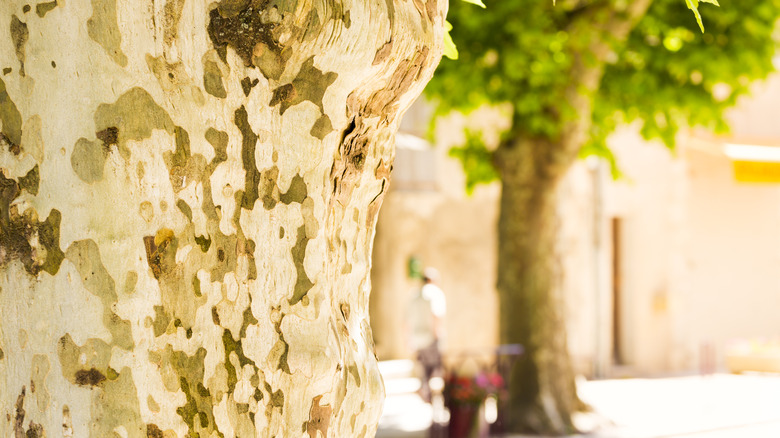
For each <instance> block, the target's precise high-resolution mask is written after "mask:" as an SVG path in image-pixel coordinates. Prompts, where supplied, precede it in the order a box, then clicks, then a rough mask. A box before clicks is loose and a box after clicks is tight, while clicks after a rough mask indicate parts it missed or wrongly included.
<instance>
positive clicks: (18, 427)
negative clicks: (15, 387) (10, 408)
mask: <svg viewBox="0 0 780 438" xmlns="http://www.w3.org/2000/svg"><path fill="white" fill-rule="evenodd" d="M26 393H27V388H25V387H24V386H22V392H21V393H19V397H17V398H16V405H15V406H14V407H15V408H16V412H15V414H14V435H15V436H16V437H24V435H25V433H24V416H25V414H26V412H25V411H24V396H25V394H26Z"/></svg>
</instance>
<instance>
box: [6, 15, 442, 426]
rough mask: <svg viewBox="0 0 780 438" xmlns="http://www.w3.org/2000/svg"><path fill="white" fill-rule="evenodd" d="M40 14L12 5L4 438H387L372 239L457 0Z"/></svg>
mask: <svg viewBox="0 0 780 438" xmlns="http://www.w3.org/2000/svg"><path fill="white" fill-rule="evenodd" d="M31 9H32V8H31V7H30V6H29V5H27V3H26V2H23V1H21V0H6V1H3V2H0V29H6V30H5V31H4V32H0V63H2V65H0V68H2V72H3V73H2V75H1V76H0V415H1V417H0V435H1V436H17V437H19V436H26V437H30V436H38V437H39V436H74V437H98V438H104V437H112V436H124V437H131V438H132V437H155V438H156V437H166V438H168V437H185V436H188V437H195V436H200V437H205V436H208V437H220V436H224V437H242V438H243V437H252V436H263V437H266V436H267V437H271V436H301V437H311V438H314V437H317V436H328V437H345V436H370V435H373V433H374V431H375V429H376V422H377V420H378V417H379V414H380V412H381V405H382V399H383V393H384V389H383V384H382V381H381V377H380V376H379V373H378V370H377V367H376V359H375V356H374V354H373V346H372V341H371V329H370V326H369V322H368V293H369V290H370V282H369V275H368V273H369V268H370V254H371V243H372V239H373V234H374V224H375V219H376V215H377V212H378V208H379V206H380V204H381V200H382V195H383V194H384V191H385V188H386V185H387V180H388V178H389V170H390V168H391V163H392V159H393V154H394V151H393V135H394V133H395V131H396V129H397V127H398V124H399V122H400V117H401V115H402V113H403V112H404V111H405V110H406V108H408V106H409V105H410V104H411V102H412V101H413V100H414V99H415V98H416V97H417V95H418V94H419V93H420V92H421V90H422V87H423V86H424V84H425V83H426V82H427V81H428V79H429V78H430V76H431V75H432V73H433V69H434V68H435V66H436V64H437V63H438V60H439V57H440V55H441V47H440V45H441V41H442V30H443V16H444V13H445V11H446V2H443V1H438V0H428V1H427V3H422V2H417V1H415V2H403V1H398V2H394V1H392V0H388V1H387V2H373V3H366V2H363V1H358V0H355V1H344V2H337V1H326V2H321V3H314V4H312V3H310V2H300V1H294V0H222V1H218V2H210V1H205V0H167V1H163V0H158V1H151V2H138V1H134V0H91V2H78V1H60V0H57V1H53V2H50V3H41V4H38V5H37V7H36V9H35V11H32V10H31ZM2 35H5V36H4V37H3V36H2Z"/></svg>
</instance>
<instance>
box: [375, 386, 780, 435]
mask: <svg viewBox="0 0 780 438" xmlns="http://www.w3.org/2000/svg"><path fill="white" fill-rule="evenodd" d="M387 385H388V391H387V392H388V399H387V401H386V404H385V406H386V407H385V412H384V414H383V417H382V419H381V420H380V428H379V431H378V432H377V437H379V438H417V437H420V438H423V437H425V436H426V429H427V426H428V425H429V424H430V418H431V408H430V406H429V405H426V404H424V403H422V401H421V400H420V399H419V397H417V398H416V399H415V397H416V396H415V395H414V394H413V393H409V392H408V389H410V388H411V386H410V381H408V380H407V381H406V385H407V388H405V389H404V390H399V388H398V387H397V382H396V381H394V380H393V379H389V380H388V384H387ZM579 391H580V395H581V397H582V399H583V400H584V401H585V402H587V403H589V404H590V405H591V406H592V407H593V408H594V413H593V414H587V415H580V416H578V417H577V418H576V421H577V422H578V425H579V426H580V428H581V429H583V430H585V431H588V430H590V432H589V433H586V434H584V435H578V436H580V437H592V438H678V437H679V438H780V375H731V374H715V375H711V376H693V377H675V378H663V379H621V380H602V381H589V382H588V381H585V382H582V383H581V384H580V385H579ZM511 438H521V437H520V436H512V437H511Z"/></svg>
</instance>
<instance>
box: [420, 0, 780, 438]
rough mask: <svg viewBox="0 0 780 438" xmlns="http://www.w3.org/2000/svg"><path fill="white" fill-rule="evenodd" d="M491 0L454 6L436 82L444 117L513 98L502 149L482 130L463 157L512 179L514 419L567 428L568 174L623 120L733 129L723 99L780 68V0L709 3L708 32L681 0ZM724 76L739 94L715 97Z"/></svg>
mask: <svg viewBox="0 0 780 438" xmlns="http://www.w3.org/2000/svg"><path fill="white" fill-rule="evenodd" d="M486 3H487V9H485V10H484V11H480V12H479V13H475V12H474V10H473V7H471V6H469V5H462V4H459V2H456V3H453V5H452V9H451V11H450V14H449V16H448V21H450V22H451V23H452V24H453V26H454V29H453V31H452V37H453V40H454V42H455V44H456V46H457V48H458V51H459V52H460V59H459V60H458V61H457V62H452V61H445V62H443V63H442V65H441V66H440V67H439V70H437V73H436V76H435V77H434V79H433V81H432V82H431V83H430V84H429V86H428V88H427V89H426V93H427V94H428V95H429V96H431V97H432V98H433V100H434V102H435V104H436V105H438V112H439V114H442V113H447V112H449V111H450V110H460V111H469V110H471V109H473V108H476V107H478V106H480V105H484V104H507V103H508V104H510V105H511V108H512V111H511V114H512V115H511V117H512V126H511V128H510V129H509V130H508V132H506V133H504V136H503V140H502V141H501V143H500V144H499V146H498V147H497V148H496V149H494V150H488V149H487V148H486V147H485V146H484V145H483V144H482V143H481V142H480V141H479V136H478V135H476V134H473V135H471V136H469V141H468V143H467V144H466V145H464V146H463V147H461V148H458V149H455V150H453V155H456V156H458V157H460V158H462V159H463V162H464V164H466V173H467V178H468V183H469V184H470V185H471V186H473V184H476V183H479V182H482V181H486V180H490V179H493V178H496V177H499V178H500V180H501V189H502V193H501V199H500V218H499V223H498V284H497V289H498V293H499V303H500V333H499V337H500V340H501V342H503V343H520V344H523V345H524V346H525V348H526V354H525V356H524V358H523V359H522V360H521V361H519V362H518V364H517V365H516V366H515V367H514V368H513V370H512V374H511V380H510V396H509V400H508V405H507V408H508V410H509V411H508V412H509V413H508V420H509V421H510V422H511V424H510V427H511V429H512V430H513V431H517V432H528V431H530V432H537V433H550V434H561V433H566V432H570V431H572V430H573V429H574V426H573V424H572V421H571V415H572V413H573V412H574V411H576V410H578V409H579V408H581V407H582V403H581V402H580V400H579V399H578V398H577V395H576V392H575V385H574V376H573V373H572V369H571V365H570V360H569V354H568V349H567V342H566V336H565V330H564V323H565V321H564V320H563V315H562V310H561V306H560V300H561V298H560V297H558V296H557V289H556V285H557V280H558V279H557V278H556V275H555V274H554V269H553V266H554V261H555V257H556V256H555V251H554V246H555V241H556V227H555V225H554V224H555V222H556V221H555V206H556V187H557V185H558V182H559V181H560V180H561V178H562V177H563V176H564V175H565V173H566V172H567V170H568V169H569V168H570V166H571V165H572V163H573V162H574V161H575V160H576V159H577V157H578V156H581V155H583V154H597V155H601V156H604V157H606V158H609V159H611V154H610V153H609V150H608V149H607V148H606V146H605V139H606V137H607V136H608V135H609V133H611V132H612V131H613V130H614V129H615V127H616V126H617V125H618V124H621V123H626V122H633V121H639V122H640V123H642V133H643V134H644V135H645V136H646V137H648V138H654V137H655V138H662V139H663V140H664V141H666V143H667V144H668V145H670V146H671V145H673V143H674V137H675V133H676V132H677V130H678V128H679V127H680V126H685V125H701V126H704V127H707V128H711V129H713V130H715V131H719V132H722V131H724V130H725V129H726V125H725V123H724V121H723V111H724V109H725V108H727V107H728V106H730V105H732V104H733V103H734V102H735V100H736V98H737V97H738V96H740V95H742V94H744V93H745V92H746V91H747V89H748V85H749V83H750V81H752V80H754V79H757V78H763V77H764V76H765V75H766V74H767V73H768V72H769V71H771V70H772V63H771V58H772V56H773V54H774V51H775V41H774V39H773V38H772V32H773V28H774V24H775V20H776V18H777V17H778V14H779V13H780V2H778V1H776V0H772V1H758V0H751V1H744V2H728V3H724V4H723V5H722V7H721V8H714V7H711V6H710V7H705V8H703V9H702V11H701V12H702V15H703V17H702V18H703V23H704V26H706V32H705V33H703V34H702V33H701V32H700V30H699V28H698V25H697V21H696V20H694V19H693V17H691V15H690V13H689V12H688V11H687V10H686V4H684V3H683V2H681V1H679V0H657V1H653V2H651V1H650V0H634V1H622V0H608V1H606V0H605V1H579V0H571V1H558V4H557V5H555V6H553V5H552V4H550V3H551V2H539V1H535V0H518V1H487V2H486ZM686 3H687V4H688V5H690V6H693V7H695V6H696V5H698V2H691V1H687V2H686ZM697 14H698V12H697ZM718 84H723V85H724V86H727V87H728V88H729V89H730V94H729V95H728V96H727V97H723V96H717V97H716V96H715V95H714V94H713V89H714V88H715V87H716V86H717V85H718ZM452 90H460V92H453V91H452Z"/></svg>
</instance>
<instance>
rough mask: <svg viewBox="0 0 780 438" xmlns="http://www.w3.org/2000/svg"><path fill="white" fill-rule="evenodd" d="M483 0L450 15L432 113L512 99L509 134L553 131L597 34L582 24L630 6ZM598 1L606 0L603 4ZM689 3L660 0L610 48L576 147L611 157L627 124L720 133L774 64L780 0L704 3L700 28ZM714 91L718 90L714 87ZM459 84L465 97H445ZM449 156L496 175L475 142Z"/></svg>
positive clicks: (475, 176) (656, 134)
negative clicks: (612, 142)
mask: <svg viewBox="0 0 780 438" xmlns="http://www.w3.org/2000/svg"><path fill="white" fill-rule="evenodd" d="M686 2H687V3H688V4H690V3H691V0H686ZM486 3H487V8H486V9H483V10H478V11H475V9H474V6H473V5H469V4H465V3H463V2H453V3H452V4H451V6H450V12H449V18H448V20H449V21H450V22H451V23H453V25H454V29H453V30H452V31H451V35H452V38H453V40H454V42H455V44H456V45H457V48H458V52H459V59H458V60H457V61H453V60H448V59H445V60H443V61H442V63H441V65H440V66H439V68H438V70H437V72H436V75H435V77H434V79H433V81H432V82H431V83H430V84H429V85H428V87H427V88H426V94H427V95H428V96H429V97H431V98H433V99H434V101H435V102H436V105H437V112H438V114H444V113H447V112H449V111H450V110H460V111H464V112H468V111H470V110H472V109H475V108H477V107H479V106H481V105H484V104H496V103H511V104H512V108H513V113H512V122H513V123H512V128H511V131H510V132H509V133H507V134H506V135H507V136H517V135H525V136H533V137H544V138H551V139H554V138H556V137H557V136H559V135H560V133H561V129H562V128H563V127H564V126H565V123H564V122H565V120H567V119H573V118H576V117H579V116H580V115H579V114H578V113H577V112H576V111H575V110H574V109H573V108H572V107H571V106H570V105H569V104H568V102H567V99H566V95H565V93H566V89H567V86H568V85H569V84H570V83H571V81H572V78H571V71H572V65H573V62H574V61H575V57H576V56H579V55H578V54H579V53H580V52H581V49H582V48H583V47H585V46H587V45H588V44H590V43H591V39H592V38H593V37H594V33H593V32H592V30H591V29H588V25H589V22H590V21H591V20H592V19H593V15H594V14H599V13H601V14H603V13H609V12H613V11H614V9H619V8H620V7H621V5H620V4H621V3H626V2H621V1H612V2H591V1H568V2H563V1H559V2H557V5H553V4H551V3H548V2H544V1H542V2H540V1H538V0H519V1H512V2H505V1H492V0H487V2H486ZM604 3H610V4H613V5H612V6H611V9H610V8H599V7H598V5H601V4H604ZM696 3H698V2H696ZM693 6H697V5H693ZM687 9H688V6H687V5H686V3H683V2H681V1H679V0H656V1H654V2H653V3H652V5H651V6H650V8H649V9H648V11H647V13H646V14H645V16H644V17H642V19H641V20H640V21H639V22H638V24H637V26H636V27H635V28H634V29H633V31H632V32H631V33H630V35H629V37H628V39H627V40H626V41H614V42H611V43H610V47H609V50H610V53H609V55H608V56H607V62H606V64H605V66H604V70H603V77H602V79H601V81H600V85H599V87H598V91H597V92H596V93H595V94H594V95H593V96H592V97H593V99H592V102H593V103H592V117H591V118H592V121H593V123H592V125H591V127H590V130H589V135H588V138H587V140H586V142H585V143H583V145H582V146H583V148H582V153H583V154H597V155H601V156H604V157H607V158H611V155H610V153H609V151H608V149H607V148H606V143H605V141H606V138H607V136H608V135H609V134H610V133H611V132H613V131H614V130H615V128H616V127H617V126H618V125H620V124H622V123H630V122H634V121H639V122H640V123H641V125H642V129H641V131H642V134H643V135H644V136H645V137H646V138H648V139H650V138H659V139H662V140H663V141H664V142H665V143H666V144H667V145H669V146H673V145H674V138H675V134H676V133H677V132H678V130H679V129H680V128H681V127H683V126H702V127H705V128H709V129H711V130H713V131H714V132H716V133H724V132H726V131H727V130H728V127H727V125H726V123H725V121H724V118H723V116H724V110H725V109H727V108H728V107H730V106H732V105H733V104H734V103H735V102H736V99H737V98H738V97H739V96H741V95H744V94H745V93H746V92H748V90H749V86H750V84H751V82H752V81H754V80H756V79H762V78H765V77H766V75H767V74H768V73H769V72H771V71H773V69H774V67H773V65H772V57H773V56H774V53H775V50H776V38H775V37H776V35H775V33H774V27H775V21H776V19H777V17H778V14H780V1H778V0H769V1H760V0H746V1H741V2H734V1H728V2H723V4H722V7H720V8H716V7H713V6H711V5H705V6H703V7H701V8H699V11H700V14H701V17H702V22H703V23H704V25H705V26H706V31H704V32H701V30H700V29H699V27H698V24H697V21H696V20H695V19H692V17H691V14H690V12H689V11H688V10H687ZM585 62H589V60H587V59H585ZM593 62H595V61H593ZM716 87H720V88H721V91H724V90H725V93H723V92H721V93H714V92H713V91H714V90H715V88H716ZM455 89H457V90H460V92H457V93H453V92H451V90H455ZM453 154H454V155H457V156H458V157H460V158H465V159H464V160H463V161H464V164H466V170H467V171H468V172H469V184H471V185H473V184H476V183H479V182H485V181H488V180H490V179H492V178H494V177H495V176H496V174H495V173H492V172H489V171H486V169H485V167H484V166H485V164H486V163H487V162H486V160H484V158H486V157H487V156H488V154H485V153H484V151H481V150H480V145H479V142H478V141H476V142H475V141H470V142H468V144H467V145H464V147H463V148H461V149H460V150H459V151H454V153H453ZM480 156H481V157H482V158H483V159H480Z"/></svg>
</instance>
